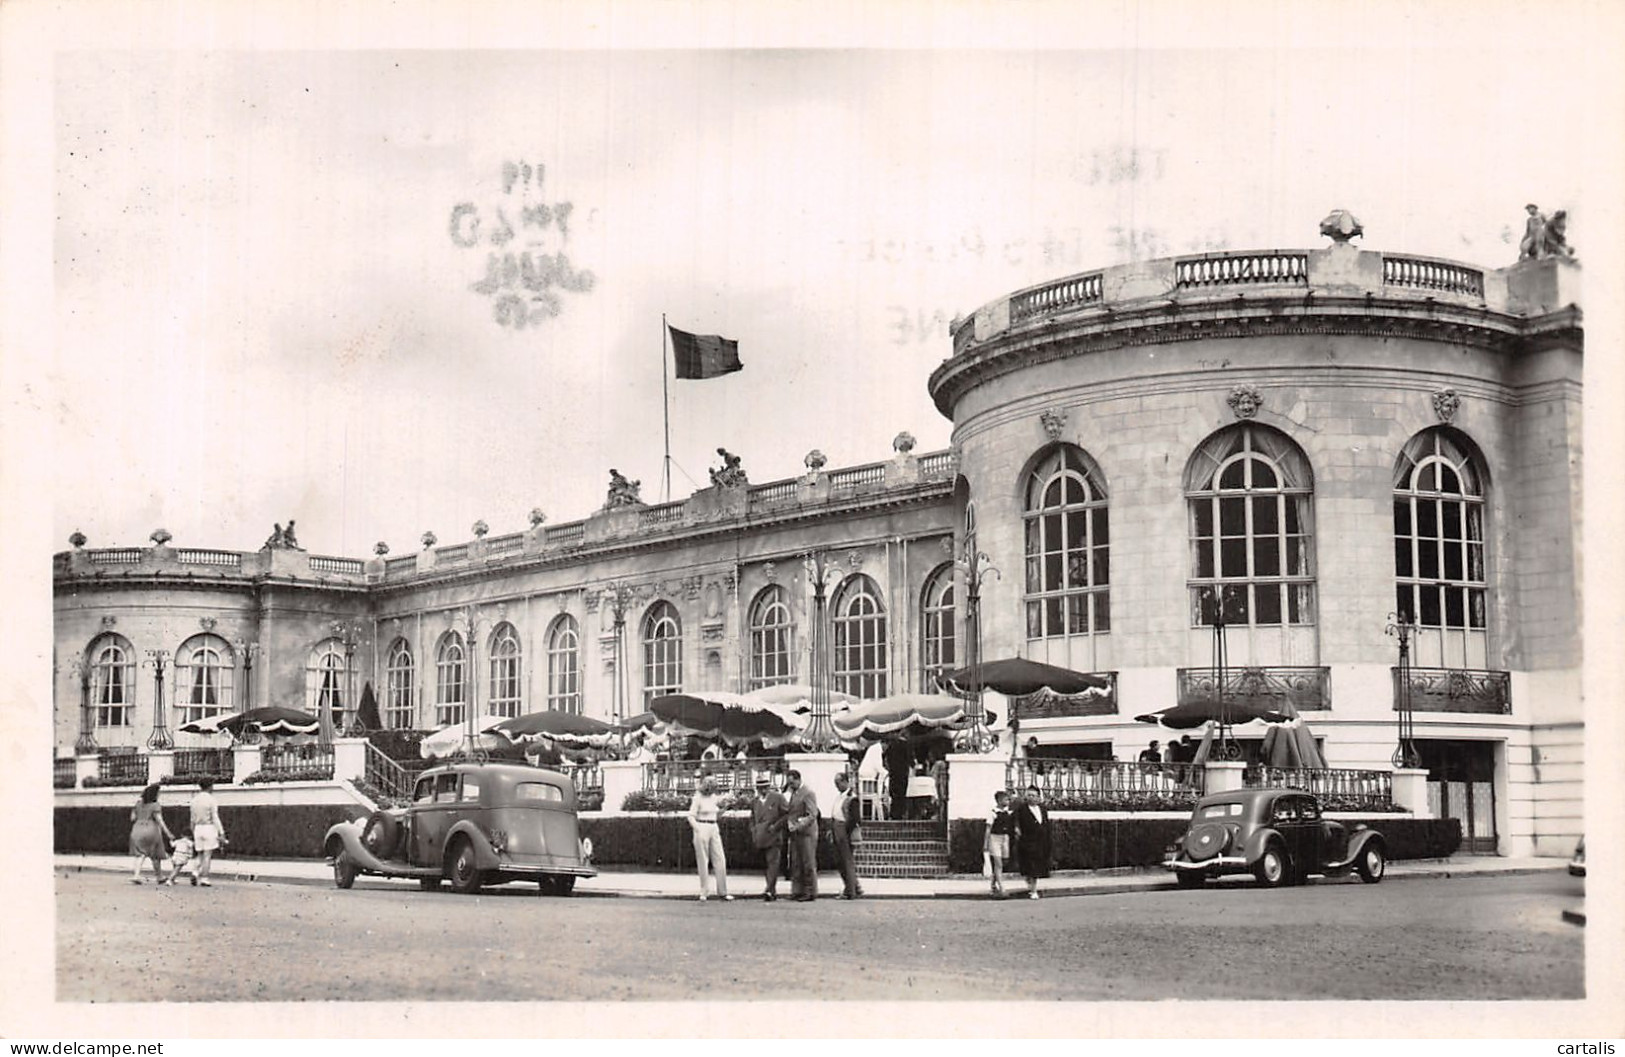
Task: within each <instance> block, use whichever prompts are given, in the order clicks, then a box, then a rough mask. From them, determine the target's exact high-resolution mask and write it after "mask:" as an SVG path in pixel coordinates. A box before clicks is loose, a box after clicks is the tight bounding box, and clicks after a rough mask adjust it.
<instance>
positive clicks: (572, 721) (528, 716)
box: [489, 709, 615, 746]
mask: <svg viewBox="0 0 1625 1057" xmlns="http://www.w3.org/2000/svg"><path fill="white" fill-rule="evenodd" d="M489 729H490V731H491V733H493V734H501V735H502V736H503V737H505V738H507V739H508V740H509V741H514V742H532V741H536V740H537V739H540V738H546V739H547V740H549V741H557V742H562V743H564V744H566V745H591V746H602V745H604V744H606V743H607V742H608V741H609V739H610V737H611V736H612V735H613V734H614V733H615V731H614V728H613V727H611V726H610V725H609V724H608V723H604V722H602V721H600V720H596V719H593V718H592V717H590V716H578V715H576V714H575V713H573V712H555V711H552V710H551V709H548V710H545V711H542V712H527V713H525V714H524V715H522V716H515V717H513V718H512V719H504V720H503V721H502V722H500V723H496V724H493V725H492V726H491V727H490V728H489Z"/></svg>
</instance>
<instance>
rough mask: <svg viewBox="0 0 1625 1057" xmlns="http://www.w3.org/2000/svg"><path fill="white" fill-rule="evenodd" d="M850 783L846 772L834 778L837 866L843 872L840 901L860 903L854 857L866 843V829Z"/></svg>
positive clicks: (859, 887) (860, 892)
mask: <svg viewBox="0 0 1625 1057" xmlns="http://www.w3.org/2000/svg"><path fill="white" fill-rule="evenodd" d="M850 784H851V782H850V780H849V779H848V778H847V776H846V772H844V771H843V772H841V773H840V774H837V775H836V776H835V862H836V865H837V867H838V868H839V869H840V871H841V898H842V899H857V898H858V897H859V896H861V895H863V886H862V885H860V884H858V864H857V859H856V857H855V856H854V855H853V853H852V849H853V846H854V845H857V844H860V843H862V841H863V829H862V825H861V820H860V818H859V816H858V798H857V797H856V796H853V795H852V790H851V789H850V788H849V786H850Z"/></svg>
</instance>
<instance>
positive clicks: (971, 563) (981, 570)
mask: <svg viewBox="0 0 1625 1057" xmlns="http://www.w3.org/2000/svg"><path fill="white" fill-rule="evenodd" d="M969 542H970V546H969V547H968V548H967V549H966V551H965V553H964V554H963V555H961V556H960V557H958V558H955V559H954V567H955V568H957V569H958V570H959V571H960V573H961V574H962V575H963V576H964V578H965V655H966V656H965V663H966V664H967V665H969V666H970V667H971V668H975V667H976V665H978V664H980V663H982V581H983V580H985V579H987V577H988V576H989V575H992V576H996V577H998V578H999V579H1001V580H1002V579H1003V578H1004V577H1003V575H1002V574H1001V573H1000V572H999V570H998V569H997V568H995V567H994V566H993V565H991V564H990V563H989V562H988V557H987V555H986V554H985V553H984V552H982V551H979V550H977V549H976V543H975V538H974V537H972V538H971V540H970V541H969ZM966 700H967V701H969V703H970V708H969V709H968V710H967V711H968V713H969V716H970V723H969V724H968V725H967V726H966V727H965V729H964V730H962V731H960V732H959V733H958V735H956V736H955V738H954V747H955V748H956V749H959V750H960V751H962V752H991V751H993V747H994V744H995V739H994V737H993V732H992V731H990V730H988V729H987V709H986V708H984V707H983V705H982V684H981V680H980V679H978V680H977V683H976V689H975V690H974V691H972V692H971V694H970V695H969V696H968V697H967V699H966Z"/></svg>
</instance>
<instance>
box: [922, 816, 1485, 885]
mask: <svg viewBox="0 0 1625 1057" xmlns="http://www.w3.org/2000/svg"><path fill="white" fill-rule="evenodd" d="M1339 821H1341V822H1342V823H1343V824H1344V825H1345V826H1350V827H1352V826H1354V825H1357V824H1359V823H1361V822H1363V823H1365V824H1366V825H1367V826H1370V827H1371V828H1372V829H1374V830H1376V831H1377V832H1379V833H1381V834H1382V836H1383V839H1384V840H1385V841H1386V842H1387V844H1388V857H1389V858H1390V859H1442V858H1444V857H1446V856H1448V855H1453V854H1454V853H1455V852H1456V850H1457V849H1458V848H1460V847H1461V822H1460V821H1459V820H1458V819H1453V818H1429V819H1413V818H1366V819H1340V820H1339ZM1050 825H1051V826H1052V830H1051V832H1052V834H1053V838H1052V839H1053V856H1054V857H1053V859H1052V866H1053V868H1054V869H1057V870H1102V869H1107V868H1109V867H1114V866H1156V865H1158V864H1160V863H1161V862H1162V861H1163V859H1164V857H1165V856H1166V854H1167V850H1168V846H1169V845H1171V844H1173V843H1175V842H1176V841H1178V840H1179V838H1180V837H1181V836H1183V835H1184V833H1185V828H1186V826H1187V825H1188V823H1187V822H1186V820H1184V819H1177V818H1142V819H1129V818H1122V819H1082V818H1057V819H1054V820H1052V821H1051V823H1050ZM985 826H986V823H985V822H983V821H982V820H981V819H959V820H956V821H953V822H951V823H949V829H948V868H949V869H950V870H952V871H953V872H954V873H979V872H981V869H982V832H983V829H984V827H985Z"/></svg>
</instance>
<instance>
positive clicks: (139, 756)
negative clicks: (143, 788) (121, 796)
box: [96, 752, 147, 785]
mask: <svg viewBox="0 0 1625 1057" xmlns="http://www.w3.org/2000/svg"><path fill="white" fill-rule="evenodd" d="M96 777H97V779H98V780H100V782H101V783H102V784H103V785H146V784H147V755H146V753H143V752H109V753H103V754H102V755H101V758H100V759H98V760H97V761H96Z"/></svg>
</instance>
